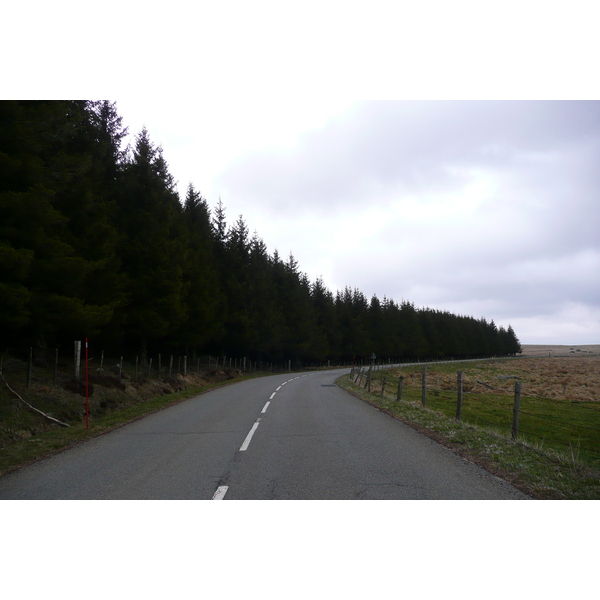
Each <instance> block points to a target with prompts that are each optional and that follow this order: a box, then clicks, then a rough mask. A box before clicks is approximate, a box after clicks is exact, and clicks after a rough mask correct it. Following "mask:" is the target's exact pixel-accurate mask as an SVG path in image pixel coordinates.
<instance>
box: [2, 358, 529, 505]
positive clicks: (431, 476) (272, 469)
mask: <svg viewBox="0 0 600 600" xmlns="http://www.w3.org/2000/svg"><path fill="white" fill-rule="evenodd" d="M344 372H347V370H340V371H327V372H314V373H308V374H300V375H299V374H281V375H274V376H270V377H264V378H259V379H252V380H248V381H244V382H241V383H238V384H234V385H231V386H226V387H223V388H220V389H217V390H214V391H212V392H209V393H207V394H203V395H200V396H197V397H195V398H192V399H190V400H186V401H184V402H182V403H180V404H177V405H175V406H173V407H171V408H168V409H166V410H163V411H160V412H158V413H154V414H152V415H150V416H148V417H146V418H144V419H141V420H139V421H136V422H134V423H131V424H130V425H127V426H125V427H121V428H119V429H117V430H115V431H113V432H111V433H109V434H106V435H103V436H100V437H97V438H94V439H91V440H89V441H87V442H86V443H84V444H81V445H80V446H77V447H75V448H73V449H71V450H68V451H65V452H63V453H61V454H59V455H57V456H54V457H52V458H49V459H46V460H43V461H40V462H38V463H36V464H34V465H32V466H30V467H28V468H26V469H23V470H21V471H19V472H16V473H13V474H11V475H7V476H5V477H2V478H0V499H91V500H96V499H98V500H99V499H139V500H141V499H173V500H174V499H190V500H210V499H215V500H217V499H225V500H243V499H255V500H266V499H273V500H278V499H281V500H283V499H307V500H308V499H339V500H341V499H388V500H392V499H413V500H420V499H497V500H501V499H527V498H528V496H526V495H524V494H523V493H522V492H520V491H519V490H517V489H515V488H514V487H512V486H510V485H509V484H508V483H506V482H504V481H501V480H500V479H498V478H496V477H494V476H493V475H491V474H489V473H488V472H487V471H485V470H483V469H481V468H479V467H477V466H475V465H473V464H472V463H470V462H468V461H465V460H464V459H462V458H460V457H458V456H456V455H455V454H453V453H452V452H450V451H449V450H447V449H446V448H444V447H442V446H440V445H439V444H437V443H435V442H433V441H432V440H430V439H429V438H427V437H425V436H423V435H421V434H419V433H417V432H416V431H414V430H413V429H411V428H410V427H408V426H406V425H404V424H403V423H400V422H398V421H396V420H394V419H392V418H391V417H389V416H388V415H386V414H384V413H382V412H380V411H378V410H377V409H375V408H373V407H371V406H369V405H368V404H366V403H364V402H362V401H361V400H359V399H357V398H355V397H354V396H352V395H350V394H348V393H346V392H345V391H343V390H342V389H340V388H339V387H337V386H336V385H335V383H334V382H335V380H336V378H337V377H339V376H340V375H341V374H342V373H344Z"/></svg>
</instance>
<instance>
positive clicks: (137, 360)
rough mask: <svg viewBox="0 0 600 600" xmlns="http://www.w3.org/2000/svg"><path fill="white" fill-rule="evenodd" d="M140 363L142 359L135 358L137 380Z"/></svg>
mask: <svg viewBox="0 0 600 600" xmlns="http://www.w3.org/2000/svg"><path fill="white" fill-rule="evenodd" d="M139 362H140V357H139V356H136V357H135V377H136V379H137V376H138V364H139Z"/></svg>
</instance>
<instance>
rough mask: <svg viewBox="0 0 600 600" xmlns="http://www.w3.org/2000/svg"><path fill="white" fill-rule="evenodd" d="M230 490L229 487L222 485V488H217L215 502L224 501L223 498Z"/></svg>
mask: <svg viewBox="0 0 600 600" xmlns="http://www.w3.org/2000/svg"><path fill="white" fill-rule="evenodd" d="M228 489H229V486H228V485H222V486H220V487H218V488H217V491H216V492H215V493H214V496H213V497H212V499H213V500H223V498H225V494H226V493H227V490H228Z"/></svg>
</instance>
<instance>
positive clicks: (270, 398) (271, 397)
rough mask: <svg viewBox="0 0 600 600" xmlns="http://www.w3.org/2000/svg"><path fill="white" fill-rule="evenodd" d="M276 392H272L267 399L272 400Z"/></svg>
mask: <svg viewBox="0 0 600 600" xmlns="http://www.w3.org/2000/svg"><path fill="white" fill-rule="evenodd" d="M276 393H277V392H273V393H272V394H271V395H270V396H269V400H273V396H275V394H276Z"/></svg>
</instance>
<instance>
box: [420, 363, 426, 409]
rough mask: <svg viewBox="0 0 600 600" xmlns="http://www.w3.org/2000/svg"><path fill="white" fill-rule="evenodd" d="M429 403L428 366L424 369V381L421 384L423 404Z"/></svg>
mask: <svg viewBox="0 0 600 600" xmlns="http://www.w3.org/2000/svg"><path fill="white" fill-rule="evenodd" d="M426 403H427V365H425V366H424V367H423V381H422V382H421V404H422V405H423V406H425V404H426Z"/></svg>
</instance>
